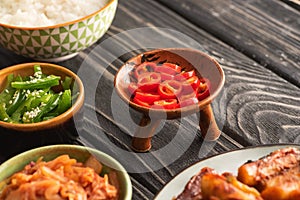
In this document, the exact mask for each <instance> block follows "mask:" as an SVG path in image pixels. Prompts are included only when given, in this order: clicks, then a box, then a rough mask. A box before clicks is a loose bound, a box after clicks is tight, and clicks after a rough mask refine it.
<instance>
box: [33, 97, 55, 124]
mask: <svg viewBox="0 0 300 200" xmlns="http://www.w3.org/2000/svg"><path fill="white" fill-rule="evenodd" d="M59 99H60V95H58V94H54V95H52V96H51V98H50V99H49V101H48V102H47V104H46V105H45V106H41V107H40V112H39V113H38V114H37V116H36V117H34V118H33V120H32V121H33V122H40V121H41V120H42V118H43V116H44V115H45V114H47V113H48V112H50V111H52V110H53V109H54V108H55V107H56V106H57V105H58V102H59Z"/></svg>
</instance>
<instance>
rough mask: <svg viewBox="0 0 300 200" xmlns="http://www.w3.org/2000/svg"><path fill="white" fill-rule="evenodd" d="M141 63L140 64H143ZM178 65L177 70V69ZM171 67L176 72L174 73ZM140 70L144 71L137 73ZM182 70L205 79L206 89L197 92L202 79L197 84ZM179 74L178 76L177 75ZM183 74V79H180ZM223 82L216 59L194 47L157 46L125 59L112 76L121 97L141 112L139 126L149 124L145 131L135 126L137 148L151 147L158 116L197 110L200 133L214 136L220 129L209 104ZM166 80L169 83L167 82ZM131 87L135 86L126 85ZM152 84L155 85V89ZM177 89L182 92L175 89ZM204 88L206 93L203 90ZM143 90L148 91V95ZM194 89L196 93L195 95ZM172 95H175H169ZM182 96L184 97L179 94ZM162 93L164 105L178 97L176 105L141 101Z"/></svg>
mask: <svg viewBox="0 0 300 200" xmlns="http://www.w3.org/2000/svg"><path fill="white" fill-rule="evenodd" d="M153 63H154V64H153ZM143 64H145V66H144V65H143ZM152 65H154V66H152ZM164 65H166V66H169V68H168V67H167V68H166V67H164ZM140 66H143V68H141V67H140ZM178 66H179V71H176V70H178ZM174 69H175V71H176V72H174V73H173V71H174ZM139 70H141V71H142V73H143V74H140V71H139ZM184 72H188V73H189V72H193V75H192V76H193V77H196V78H195V79H196V80H198V79H199V80H201V81H202V80H204V81H203V84H206V86H205V88H206V90H204V91H203V92H201V94H199V92H198V91H199V88H200V86H201V83H202V82H201V81H200V85H199V81H198V82H197V84H194V81H193V79H189V78H191V77H188V78H186V76H190V75H186V74H185V75H183V73H184ZM157 74H158V75H157ZM174 74H175V75H174ZM178 75H179V78H177V76H178ZM145 77H146V78H145ZM182 78H184V79H183V80H181V79H182ZM145 80H146V81H145ZM156 80H157V81H156ZM170 80H171V81H170ZM147 81H149V82H147ZM155 81H156V82H157V83H156V82H155ZM190 81H191V82H190ZM132 82H133V83H134V84H135V86H133V87H132V86H130V84H131V83H132ZM166 82H167V83H166ZM224 82H225V75H224V72H223V69H222V67H221V66H220V65H219V64H218V62H217V61H216V60H215V59H213V58H212V57H210V56H209V55H207V54H205V53H203V52H201V51H198V50H196V49H190V48H168V49H156V50H151V51H147V52H144V53H142V54H140V55H137V56H135V57H133V58H131V59H130V60H128V61H127V62H126V63H125V64H124V65H123V66H122V67H121V68H120V69H119V71H118V72H117V74H116V76H115V82H114V84H115V89H116V91H117V93H118V94H119V96H120V97H121V99H122V100H123V101H125V102H126V103H128V104H129V106H130V107H132V108H133V109H135V110H137V111H139V112H141V113H143V114H144V116H143V118H142V120H141V122H140V126H141V127H147V128H148V133H145V132H147V131H145V129H144V128H143V129H141V130H137V133H136V137H134V138H133V141H132V142H133V144H132V145H133V148H134V149H135V150H137V151H146V150H149V149H150V147H151V144H150V139H151V137H152V135H153V131H154V130H155V129H156V127H157V126H158V125H159V123H156V122H157V121H159V120H161V119H176V118H179V117H184V116H187V115H190V114H193V113H197V112H200V120H199V126H200V129H201V133H202V136H203V137H204V138H205V139H207V140H215V139H217V138H218V137H219V135H220V131H219V129H218V127H217V124H216V122H215V118H214V114H213V111H212V108H211V106H210V104H211V102H212V101H213V99H214V98H215V97H216V96H217V95H218V94H219V92H220V91H221V89H222V87H223V85H224ZM166 84H168V85H167V86H166ZM157 85H158V86H157ZM186 85H187V86H188V87H189V88H188V87H186ZM195 85H197V86H195ZM134 87H135V88H136V89H134V90H133V89H129V88H134ZM201 87H202V86H201ZM153 88H155V89H154V91H153ZM164 88H165V89H164ZM184 88H185V89H184ZM190 88H193V89H190ZM195 88H196V89H195ZM144 90H149V91H150V92H145V91H144ZM176 90H178V91H179V90H180V91H181V92H178V93H176ZM132 91H134V92H132ZM170 91H171V92H170ZM191 91H192V92H191ZM138 92H139V93H138ZM204 92H205V95H204V94H203V93H204ZM141 93H142V94H141ZM144 93H147V95H145V94H144ZM194 93H196V97H195V96H194V95H195V94H194ZM132 94H133V95H132ZM153 94H154V95H153ZM170 94H171V95H170ZM186 94H189V95H191V96H192V97H186V96H189V95H186ZM138 95H139V98H138ZM172 95H173V96H175V97H172ZM199 95H201V98H199ZM132 96H134V98H132ZM140 96H141V97H140ZM149 96H151V97H149ZM157 96H158V97H157ZM183 96H184V98H182V97H183ZM163 97H165V98H166V99H163V100H167V101H163V102H162V103H163V105H166V106H167V105H168V104H169V103H170V102H174V101H173V100H174V99H176V100H177V104H178V105H177V106H175V107H171V108H170V107H168V108H167V107H164V108H163V109H162V108H157V107H156V106H157V104H160V103H161V102H154V103H153V104H150V106H149V105H147V104H144V102H145V101H148V102H149V101H150V102H152V101H154V100H153V99H158V100H161V99H162V98H163ZM185 98H188V103H186V101H184V100H187V99H185ZM169 99H171V100H169ZM143 100H145V101H143ZM176 100H175V101H176ZM141 101H142V102H141ZM155 101H157V100H155ZM182 102H184V104H183V103H182ZM183 105H184V106H183Z"/></svg>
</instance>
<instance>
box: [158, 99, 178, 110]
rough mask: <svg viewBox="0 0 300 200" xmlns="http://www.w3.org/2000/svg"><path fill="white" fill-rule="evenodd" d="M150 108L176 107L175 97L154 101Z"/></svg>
mask: <svg viewBox="0 0 300 200" xmlns="http://www.w3.org/2000/svg"><path fill="white" fill-rule="evenodd" d="M152 108H163V109H174V108H178V102H177V99H162V100H158V101H154V103H153V106H152Z"/></svg>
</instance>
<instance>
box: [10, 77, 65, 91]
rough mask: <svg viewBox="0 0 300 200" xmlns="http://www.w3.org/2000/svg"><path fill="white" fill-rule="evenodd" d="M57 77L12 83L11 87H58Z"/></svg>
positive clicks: (58, 78)
mask: <svg viewBox="0 0 300 200" xmlns="http://www.w3.org/2000/svg"><path fill="white" fill-rule="evenodd" d="M59 80H60V77H59V76H55V75H50V76H47V77H45V78H40V79H32V80H30V81H14V82H12V83H11V86H12V87H13V88H16V89H25V90H27V89H29V90H30V89H45V88H50V87H52V86H56V85H59Z"/></svg>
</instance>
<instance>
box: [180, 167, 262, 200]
mask: <svg viewBox="0 0 300 200" xmlns="http://www.w3.org/2000/svg"><path fill="white" fill-rule="evenodd" d="M174 200H262V198H261V197H260V194H259V192H258V191H257V190H256V189H255V188H250V187H248V186H247V185H244V184H242V183H241V182H239V181H238V180H237V179H236V177H235V176H233V175H232V174H231V173H223V174H222V175H219V174H217V173H216V172H215V171H214V170H213V169H211V168H208V167H205V168H202V169H201V171H200V172H199V173H198V174H196V175H195V176H193V177H192V178H191V179H190V181H189V182H188V183H187V185H186V186H185V188H184V191H183V192H182V193H181V194H180V195H178V197H177V198H175V199H174Z"/></svg>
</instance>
